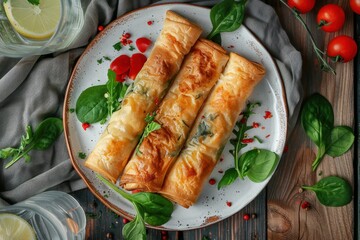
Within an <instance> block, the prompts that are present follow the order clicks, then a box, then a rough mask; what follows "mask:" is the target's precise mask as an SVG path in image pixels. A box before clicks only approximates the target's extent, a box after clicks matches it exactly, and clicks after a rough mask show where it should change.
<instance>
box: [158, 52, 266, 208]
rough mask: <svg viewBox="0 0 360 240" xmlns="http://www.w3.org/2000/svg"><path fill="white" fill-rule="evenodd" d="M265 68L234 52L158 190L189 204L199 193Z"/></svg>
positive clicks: (184, 204)
mask: <svg viewBox="0 0 360 240" xmlns="http://www.w3.org/2000/svg"><path fill="white" fill-rule="evenodd" d="M264 75H265V69H264V68H263V67H262V66H261V65H260V64H257V63H254V62H251V61H249V60H247V59H245V58H243V57H241V56H239V55H237V54H235V53H230V59H229V62H228V63H227V65H226V68H225V70H224V72H223V74H222V76H221V77H220V79H219V81H218V82H217V84H216V85H215V87H214V89H213V90H212V92H211V94H210V95H209V97H208V99H207V100H206V102H205V103H204V107H203V108H202V110H201V112H200V113H199V115H198V117H197V119H196V121H195V124H194V126H193V128H192V130H191V132H190V134H189V137H188V139H187V141H186V144H185V146H184V149H183V150H182V151H181V153H180V155H179V157H178V158H177V160H176V161H175V163H174V165H173V166H172V168H171V169H170V171H169V173H168V174H167V176H166V178H165V180H164V185H163V187H162V189H161V190H160V191H159V192H160V193H161V194H162V195H164V196H165V197H167V198H169V199H170V200H173V201H175V202H177V203H179V204H180V205H182V206H184V207H186V208H188V207H189V206H191V205H193V204H194V203H195V202H196V200H197V198H198V197H199V195H200V193H201V191H202V188H203V185H204V183H205V182H206V180H207V178H208V177H209V175H210V174H211V172H212V170H213V169H214V167H215V165H216V163H217V161H218V159H219V158H220V155H221V153H222V150H223V149H224V146H225V144H226V143H227V142H228V140H229V137H230V135H231V132H232V130H233V128H234V126H235V123H236V120H237V118H238V116H239V114H240V113H241V110H242V109H243V107H244V106H245V103H246V100H247V98H248V97H249V96H250V94H251V93H252V91H253V89H254V87H255V86H256V85H257V84H258V82H259V81H260V80H261V79H262V78H263V76H264Z"/></svg>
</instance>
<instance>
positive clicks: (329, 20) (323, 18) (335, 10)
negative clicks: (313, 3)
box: [316, 4, 345, 32]
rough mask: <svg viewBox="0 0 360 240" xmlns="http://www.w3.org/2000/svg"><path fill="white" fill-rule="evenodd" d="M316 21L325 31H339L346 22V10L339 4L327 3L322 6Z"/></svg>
mask: <svg viewBox="0 0 360 240" xmlns="http://www.w3.org/2000/svg"><path fill="white" fill-rule="evenodd" d="M316 22H317V24H318V26H319V27H321V29H322V30H324V31H325V32H336V31H339V30H340V29H341V28H342V26H343V25H344V22H345V12H344V10H343V9H342V8H341V7H340V6H339V5H336V4H326V5H324V6H323V7H322V8H320V10H319V12H318V14H317V17H316Z"/></svg>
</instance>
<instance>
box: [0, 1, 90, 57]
mask: <svg viewBox="0 0 360 240" xmlns="http://www.w3.org/2000/svg"><path fill="white" fill-rule="evenodd" d="M34 2H37V1H34V0H0V55H3V56H9V57H25V56H31V55H41V54H47V53H52V52H55V51H58V50H61V49H64V48H66V47H68V46H69V45H70V44H71V43H72V42H73V41H74V40H75V39H76V37H77V36H78V34H79V32H80V30H81V28H82V26H83V24H84V11H83V8H82V6H81V0H39V1H38V4H34ZM31 24H33V25H31Z"/></svg>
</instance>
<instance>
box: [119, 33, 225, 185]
mask: <svg viewBox="0 0 360 240" xmlns="http://www.w3.org/2000/svg"><path fill="white" fill-rule="evenodd" d="M228 59H229V57H228V55H227V54H226V51H225V50H224V49H223V48H221V47H220V46H219V45H217V44H216V43H214V42H211V41H209V40H205V39H201V40H199V41H198V42H197V43H196V44H195V46H194V47H193V49H192V50H191V51H190V53H189V55H188V56H186V58H185V60H184V63H183V65H182V67H181V69H180V71H179V74H178V75H177V76H176V79H175V81H174V83H173V85H172V86H171V88H170V90H169V92H168V93H167V95H166V96H165V98H164V100H163V101H162V102H161V104H160V106H159V109H158V110H157V114H156V116H155V122H157V123H159V124H160V125H161V128H160V129H158V130H156V131H153V132H151V133H150V134H149V135H148V136H147V137H146V138H145V139H144V140H143V142H142V143H141V144H140V145H139V146H138V151H135V152H134V154H133V155H132V157H131V159H130V160H129V162H128V164H127V165H126V167H125V170H124V172H123V175H122V176H121V178H120V185H121V186H123V187H124V188H125V189H127V190H133V189H138V190H143V191H150V192H155V191H159V190H160V189H161V187H162V185H163V180H164V178H165V175H166V173H167V171H168V169H169V167H170V166H171V165H172V164H173V162H174V160H175V159H176V158H177V157H178V155H179V153H180V150H181V149H182V147H183V145H184V143H185V141H186V138H187V136H188V134H189V132H190V128H191V126H192V125H193V123H194V121H195V119H196V116H197V113H198V112H199V110H200V108H201V106H202V104H203V102H204V101H205V99H206V97H207V96H208V94H209V92H210V90H211V88H212V87H213V86H214V85H215V83H216V81H217V80H218V79H219V77H220V74H221V72H222V71H223V70H224V67H225V65H226V63H227V61H228Z"/></svg>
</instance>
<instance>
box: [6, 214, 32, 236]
mask: <svg viewBox="0 0 360 240" xmlns="http://www.w3.org/2000/svg"><path fill="white" fill-rule="evenodd" d="M0 239H4V240H10V239H11V240H33V239H34V240H36V236H35V232H34V229H33V228H32V227H31V225H30V224H29V223H28V222H27V221H26V220H24V219H23V218H21V217H19V216H17V215H15V214H11V213H0Z"/></svg>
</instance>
